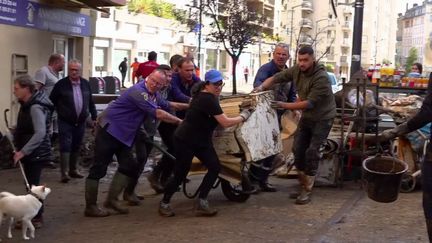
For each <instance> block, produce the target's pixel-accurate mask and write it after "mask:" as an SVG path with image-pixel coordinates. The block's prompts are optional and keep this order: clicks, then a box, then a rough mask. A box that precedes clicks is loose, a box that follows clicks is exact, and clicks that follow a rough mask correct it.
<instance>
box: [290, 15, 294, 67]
mask: <svg viewBox="0 0 432 243" xmlns="http://www.w3.org/2000/svg"><path fill="white" fill-rule="evenodd" d="M293 22H294V7H292V8H291V27H290V52H291V53H290V55H291V56H292V39H293ZM292 64H293V60H292V58H290V59H289V66H290V67H292Z"/></svg>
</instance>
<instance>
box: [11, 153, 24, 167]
mask: <svg viewBox="0 0 432 243" xmlns="http://www.w3.org/2000/svg"><path fill="white" fill-rule="evenodd" d="M22 158H24V154H23V152H21V151H16V152H15V153H14V156H13V160H14V165H15V166H16V164H17V163H18V161H20V160H21V159H22Z"/></svg>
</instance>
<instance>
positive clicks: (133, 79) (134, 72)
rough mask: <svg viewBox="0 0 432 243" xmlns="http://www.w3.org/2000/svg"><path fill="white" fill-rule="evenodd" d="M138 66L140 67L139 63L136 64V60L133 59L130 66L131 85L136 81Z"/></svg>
mask: <svg viewBox="0 0 432 243" xmlns="http://www.w3.org/2000/svg"><path fill="white" fill-rule="evenodd" d="M139 65H140V63H139V62H138V59H137V58H136V57H135V58H134V62H133V63H132V64H131V68H132V85H134V84H135V80H138V78H137V77H136V72H137V71H138V67H139Z"/></svg>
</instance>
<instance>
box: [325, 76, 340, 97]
mask: <svg viewBox="0 0 432 243" xmlns="http://www.w3.org/2000/svg"><path fill="white" fill-rule="evenodd" d="M327 74H328V76H329V80H330V84H331V86H332V91H333V94H334V93H336V92H338V91H340V90H341V89H342V86H341V84H340V83H339V82H338V80H337V78H336V75H335V74H334V73H331V72H327Z"/></svg>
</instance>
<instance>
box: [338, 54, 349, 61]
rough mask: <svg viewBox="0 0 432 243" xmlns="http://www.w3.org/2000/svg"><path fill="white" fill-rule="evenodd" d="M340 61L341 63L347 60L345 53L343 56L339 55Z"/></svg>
mask: <svg viewBox="0 0 432 243" xmlns="http://www.w3.org/2000/svg"><path fill="white" fill-rule="evenodd" d="M340 62H341V63H344V62H348V56H345V55H344V56H341V57H340Z"/></svg>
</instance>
